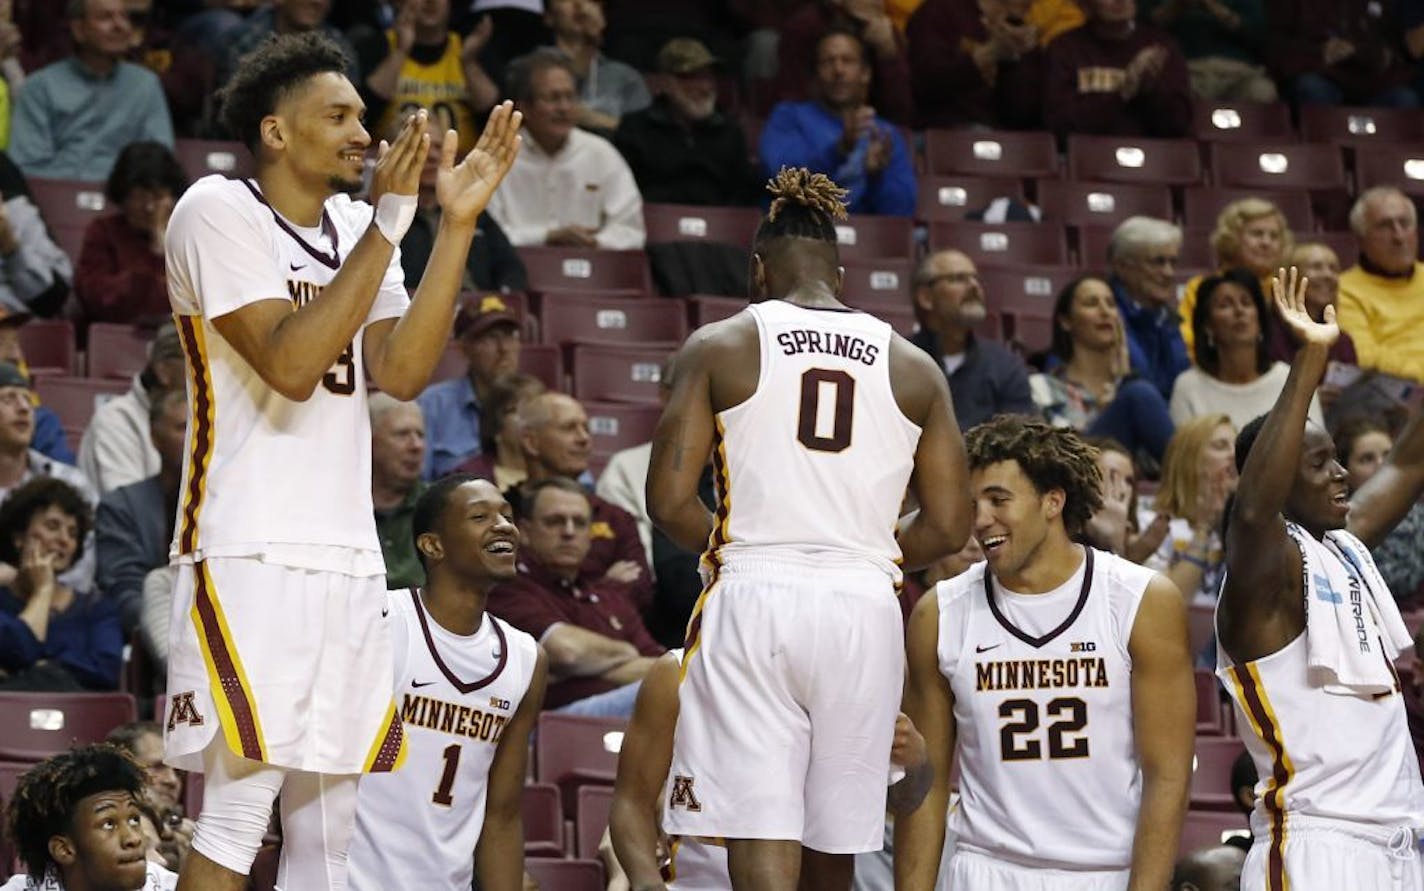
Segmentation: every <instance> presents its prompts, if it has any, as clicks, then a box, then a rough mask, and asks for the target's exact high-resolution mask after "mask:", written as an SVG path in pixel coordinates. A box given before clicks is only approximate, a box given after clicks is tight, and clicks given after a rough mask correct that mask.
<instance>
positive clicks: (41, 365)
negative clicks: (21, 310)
mask: <svg viewBox="0 0 1424 891" xmlns="http://www.w3.org/2000/svg"><path fill="white" fill-rule="evenodd" d="M19 335H20V349H21V351H23V352H24V354H25V364H26V365H28V366H29V367H30V374H31V375H37V374H74V372H75V367H74V365H75V349H74V324H73V323H72V322H70V321H69V320H68V319H31V320H30V321H28V322H26V323H25V324H23V325H21V326H20V329H19Z"/></svg>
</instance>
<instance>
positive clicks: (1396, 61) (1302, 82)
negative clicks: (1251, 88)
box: [1266, 0, 1419, 108]
mask: <svg viewBox="0 0 1424 891" xmlns="http://www.w3.org/2000/svg"><path fill="white" fill-rule="evenodd" d="M1399 6H1400V4H1399V3H1396V2H1393V0H1267V2H1266V27H1267V31H1266V33H1267V34H1268V35H1269V39H1268V40H1267V41H1266V64H1267V67H1269V68H1270V70H1271V73H1272V74H1273V75H1275V78H1276V81H1277V82H1278V83H1280V84H1281V86H1282V87H1283V88H1284V92H1286V93H1287V94H1288V95H1289V96H1291V97H1292V98H1294V99H1295V100H1296V101H1297V102H1299V103H1301V104H1303V105H1309V104H1323V105H1341V104H1344V105H1381V106H1389V107H1394V108H1416V107H1418V105H1419V95H1418V94H1417V93H1416V92H1415V91H1414V90H1413V89H1411V88H1410V86H1409V82H1410V80H1411V79H1412V78H1413V77H1414V70H1415V66H1414V63H1413V62H1412V61H1411V60H1410V58H1409V55H1408V50H1407V49H1406V47H1405V44H1404V20H1403V19H1402V18H1401V16H1400V9H1399Z"/></svg>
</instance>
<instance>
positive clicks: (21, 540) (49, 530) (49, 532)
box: [15, 504, 79, 570]
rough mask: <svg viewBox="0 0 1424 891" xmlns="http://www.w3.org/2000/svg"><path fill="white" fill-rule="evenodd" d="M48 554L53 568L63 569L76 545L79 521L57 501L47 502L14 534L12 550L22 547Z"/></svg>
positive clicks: (20, 549)
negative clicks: (18, 533) (21, 531)
mask: <svg viewBox="0 0 1424 891" xmlns="http://www.w3.org/2000/svg"><path fill="white" fill-rule="evenodd" d="M30 548H32V549H34V550H35V551H36V552H37V553H40V554H47V555H52V556H53V557H54V558H55V560H54V565H55V568H56V569H61V570H63V569H67V568H69V566H70V565H71V564H72V563H74V554H75V551H77V550H78V548H79V521H78V520H77V519H75V518H74V516H73V515H72V514H70V513H69V512H68V511H66V510H65V509H64V508H62V507H60V506H59V505H57V504H51V505H47V506H46V507H42V508H40V509H39V510H37V511H35V512H34V513H33V514H31V515H30V524H29V526H27V527H25V531H24V533H23V534H21V535H17V536H16V537H15V549H16V550H17V551H19V552H20V553H21V554H23V553H25V551H26V549H30Z"/></svg>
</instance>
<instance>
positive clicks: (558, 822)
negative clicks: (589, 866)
mask: <svg viewBox="0 0 1424 891" xmlns="http://www.w3.org/2000/svg"><path fill="white" fill-rule="evenodd" d="M520 805H521V809H522V811H523V815H524V855H525V856H526V857H562V856H564V814H563V810H562V808H561V807H560V804H559V787H558V786H555V785H553V784H552V783H526V784H525V786H524V792H523V793H522V795H521V796H520Z"/></svg>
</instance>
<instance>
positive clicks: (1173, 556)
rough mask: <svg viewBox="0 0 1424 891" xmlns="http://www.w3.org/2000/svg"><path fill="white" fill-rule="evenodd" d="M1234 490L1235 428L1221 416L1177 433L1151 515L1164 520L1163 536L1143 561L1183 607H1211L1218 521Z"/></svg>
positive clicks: (1219, 566) (1222, 563)
mask: <svg viewBox="0 0 1424 891" xmlns="http://www.w3.org/2000/svg"><path fill="white" fill-rule="evenodd" d="M1235 490H1236V428H1235V427H1234V426H1232V424H1231V419H1230V418H1228V417H1227V416H1226V415H1224V414H1213V415H1202V416H1200V417H1197V418H1193V419H1192V420H1190V421H1188V422H1187V423H1185V424H1182V425H1181V426H1180V427H1178V428H1177V432H1176V433H1174V434H1173V435H1172V440H1171V442H1169V443H1167V454H1166V456H1165V457H1164V458H1163V459H1162V485H1161V487H1160V488H1159V489H1158V490H1157V497H1156V500H1155V502H1154V503H1153V507H1152V510H1151V511H1146V512H1144V515H1143V517H1144V518H1145V519H1147V521H1148V522H1147V523H1142V522H1141V520H1139V523H1140V525H1144V526H1145V525H1149V524H1150V523H1151V522H1152V521H1154V520H1156V515H1158V514H1166V515H1167V516H1168V517H1170V518H1171V519H1170V521H1169V522H1168V525H1167V536H1166V538H1165V539H1163V541H1162V544H1161V545H1160V546H1159V547H1158V548H1157V551H1156V552H1155V553H1154V554H1152V556H1150V557H1148V558H1147V559H1146V560H1145V561H1143V565H1144V566H1146V567H1147V568H1149V569H1155V570H1157V571H1158V572H1160V573H1162V574H1163V575H1165V576H1167V577H1168V578H1170V579H1171V580H1172V581H1173V582H1174V583H1175V584H1176V586H1177V588H1178V589H1180V590H1181V592H1182V595H1183V596H1184V597H1185V598H1186V599H1187V603H1188V604H1189V605H1190V604H1192V603H1203V604H1206V603H1215V602H1216V595H1217V591H1218V590H1219V589H1220V587H1221V577H1222V573H1224V572H1225V571H1226V560H1225V555H1224V553H1223V551H1222V540H1221V517H1222V513H1223V512H1224V511H1225V509H1226V499H1227V497H1228V496H1230V495H1231V493H1232V492H1233V491H1235Z"/></svg>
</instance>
